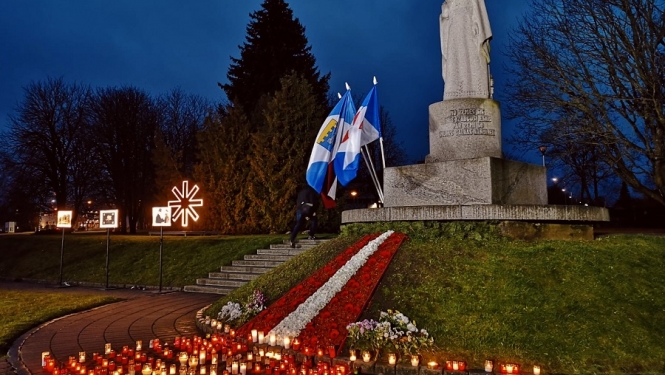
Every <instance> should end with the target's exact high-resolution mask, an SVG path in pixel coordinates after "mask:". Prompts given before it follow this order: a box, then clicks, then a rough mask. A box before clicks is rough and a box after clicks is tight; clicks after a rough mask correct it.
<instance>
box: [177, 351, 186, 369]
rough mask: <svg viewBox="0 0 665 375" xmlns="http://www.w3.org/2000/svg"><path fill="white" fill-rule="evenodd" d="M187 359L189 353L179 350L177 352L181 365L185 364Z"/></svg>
mask: <svg viewBox="0 0 665 375" xmlns="http://www.w3.org/2000/svg"><path fill="white" fill-rule="evenodd" d="M188 359H189V355H188V354H187V352H180V354H178V361H180V365H181V366H185V365H186V364H187V360H188Z"/></svg>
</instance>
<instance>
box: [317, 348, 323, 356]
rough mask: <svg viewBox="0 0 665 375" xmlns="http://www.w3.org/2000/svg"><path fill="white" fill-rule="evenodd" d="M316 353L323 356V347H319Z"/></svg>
mask: <svg viewBox="0 0 665 375" xmlns="http://www.w3.org/2000/svg"><path fill="white" fill-rule="evenodd" d="M316 355H318V356H319V357H323V348H317V349H316Z"/></svg>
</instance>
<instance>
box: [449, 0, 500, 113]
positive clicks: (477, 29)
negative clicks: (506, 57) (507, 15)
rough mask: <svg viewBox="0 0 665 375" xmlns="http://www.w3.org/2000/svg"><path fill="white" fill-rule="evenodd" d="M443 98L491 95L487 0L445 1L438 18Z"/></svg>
mask: <svg viewBox="0 0 665 375" xmlns="http://www.w3.org/2000/svg"><path fill="white" fill-rule="evenodd" d="M439 26H440V33H441V54H442V55H443V62H442V64H443V71H442V73H443V81H444V83H445V87H444V90H443V99H444V100H446V99H463V98H484V99H487V98H489V97H490V79H489V77H490V75H489V62H490V55H489V52H490V46H489V41H490V39H492V30H491V29H490V23H489V19H488V18H487V9H486V8H485V1H484V0H445V2H444V3H443V4H442V5H441V16H440V19H439Z"/></svg>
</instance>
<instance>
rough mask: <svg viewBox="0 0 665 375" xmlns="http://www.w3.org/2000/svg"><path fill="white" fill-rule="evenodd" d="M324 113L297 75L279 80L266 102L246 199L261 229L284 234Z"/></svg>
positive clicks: (252, 160)
mask: <svg viewBox="0 0 665 375" xmlns="http://www.w3.org/2000/svg"><path fill="white" fill-rule="evenodd" d="M323 112H324V111H323V110H322V108H321V106H320V105H319V103H317V101H316V98H315V96H314V95H313V93H312V87H311V85H310V84H309V83H308V82H307V81H306V80H305V79H304V78H302V77H300V76H296V75H289V76H287V77H285V78H284V79H282V89H281V90H280V91H278V92H277V93H276V94H275V96H274V97H273V98H272V100H270V101H269V102H268V103H267V106H266V109H265V110H264V112H263V115H264V123H265V128H263V129H262V130H261V131H260V132H257V133H255V134H254V135H253V136H252V149H251V153H250V165H251V169H250V170H251V173H250V176H249V186H250V189H249V198H250V200H251V201H252V202H253V204H252V212H253V214H254V215H255V216H256V217H258V218H260V223H261V229H264V230H269V231H270V232H273V233H274V232H283V231H286V230H288V228H289V223H290V222H291V220H292V219H293V215H294V211H293V208H294V207H295V199H296V194H297V192H298V190H299V188H302V187H303V186H305V183H306V182H305V171H306V169H307V164H308V160H309V154H310V152H311V147H312V144H313V142H314V138H315V137H316V134H317V132H318V130H319V126H320V125H321V122H322V121H323V116H322V113H323Z"/></svg>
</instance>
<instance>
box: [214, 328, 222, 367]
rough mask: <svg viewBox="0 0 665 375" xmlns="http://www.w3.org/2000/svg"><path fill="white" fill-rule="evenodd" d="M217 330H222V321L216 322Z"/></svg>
mask: <svg viewBox="0 0 665 375" xmlns="http://www.w3.org/2000/svg"><path fill="white" fill-rule="evenodd" d="M217 330H218V331H221V330H222V322H217ZM211 375H212V374H211Z"/></svg>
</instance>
